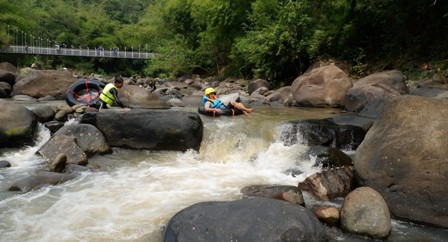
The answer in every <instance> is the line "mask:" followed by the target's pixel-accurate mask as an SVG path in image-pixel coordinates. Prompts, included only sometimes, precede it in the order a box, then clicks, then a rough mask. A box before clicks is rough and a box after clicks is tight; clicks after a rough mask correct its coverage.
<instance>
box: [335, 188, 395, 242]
mask: <svg viewBox="0 0 448 242" xmlns="http://www.w3.org/2000/svg"><path fill="white" fill-rule="evenodd" d="M341 226H342V228H343V229H344V230H346V231H349V232H350V233H353V234H358V235H363V236H369V237H372V238H374V239H385V238H387V237H388V236H389V234H390V231H391V226H392V225H391V219H390V213H389V209H388V207H387V204H386V202H385V201H384V198H383V197H381V195H380V194H379V193H378V192H377V191H375V190H374V189H372V188H370V187H359V188H357V189H355V190H354V191H352V192H350V194H348V195H347V196H346V197H345V198H344V203H343V204H342V208H341Z"/></svg>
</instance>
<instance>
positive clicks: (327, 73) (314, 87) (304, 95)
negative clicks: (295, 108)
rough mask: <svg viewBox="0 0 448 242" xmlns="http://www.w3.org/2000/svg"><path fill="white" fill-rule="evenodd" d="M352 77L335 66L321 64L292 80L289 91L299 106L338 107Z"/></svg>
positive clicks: (350, 85) (351, 84) (350, 83)
mask: <svg viewBox="0 0 448 242" xmlns="http://www.w3.org/2000/svg"><path fill="white" fill-rule="evenodd" d="M352 86H353V83H352V79H351V78H350V77H349V76H348V75H347V74H346V73H345V72H344V71H342V70H341V69H339V68H338V67H337V66H334V65H329V66H323V67H319V68H316V69H313V70H311V71H310V72H306V73H305V74H303V75H301V76H299V77H298V78H296V79H295V80H294V82H293V83H292V85H291V92H292V95H293V97H294V100H295V101H296V103H297V104H298V105H299V106H312V107H339V106H340V104H341V101H342V99H343V98H344V97H345V94H346V93H347V91H348V90H349V89H350V88H351V87H352Z"/></svg>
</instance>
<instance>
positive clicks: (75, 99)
mask: <svg viewBox="0 0 448 242" xmlns="http://www.w3.org/2000/svg"><path fill="white" fill-rule="evenodd" d="M105 86H106V84H104V83H102V82H100V81H98V80H87V79H85V80H79V81H77V82H75V83H73V84H72V85H70V86H69V87H68V89H67V92H66V93H65V101H66V102H67V104H68V105H69V106H70V107H71V106H73V105H76V104H82V105H86V106H89V105H90V104H92V103H94V102H95V101H97V100H98V99H99V94H100V92H101V91H102V90H103V88H104V87H105Z"/></svg>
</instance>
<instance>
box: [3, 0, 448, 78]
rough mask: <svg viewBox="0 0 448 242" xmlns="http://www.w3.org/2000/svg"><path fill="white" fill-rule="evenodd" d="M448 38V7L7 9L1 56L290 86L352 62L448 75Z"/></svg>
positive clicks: (56, 1)
mask: <svg viewBox="0 0 448 242" xmlns="http://www.w3.org/2000/svg"><path fill="white" fill-rule="evenodd" d="M447 30H448V2H447V1H441V0H414V1H406V0H363V1H359V0H325V1H324V0H300V1H294V0H249V1H240V0H157V1H156V0H129V1H119V0H51V1H50V0H21V1H12V0H0V42H1V44H2V46H7V45H11V44H31V45H43V46H45V45H53V44H54V43H55V42H58V43H61V44H62V43H65V44H66V45H67V46H68V47H71V46H72V45H73V46H74V47H75V48H79V47H81V48H87V47H88V48H91V49H93V48H96V47H98V46H100V45H102V46H103V47H104V48H106V49H109V48H119V49H120V50H124V49H127V50H129V49H131V50H132V49H133V50H137V49H138V50H146V51H155V52H157V53H158V55H157V58H155V59H152V60H150V61H147V62H143V61H127V60H121V61H118V62H114V61H116V60H108V59H106V58H101V59H81V58H79V59H76V58H75V59H64V58H63V57H45V64H46V66H49V67H50V66H52V67H56V66H57V65H72V66H76V67H78V68H84V69H88V70H87V71H100V72H101V71H104V72H114V73H115V72H120V70H119V69H121V70H122V71H124V72H126V73H130V74H132V73H139V74H143V73H146V74H148V75H162V76H169V75H172V76H179V75H185V74H191V73H200V74H206V75H238V76H244V77H247V78H251V77H261V78H266V79H268V80H270V81H271V82H273V83H274V84H284V85H287V84H289V83H291V82H292V80H294V78H295V77H297V76H298V75H300V74H301V73H303V72H304V71H305V70H306V69H307V68H308V66H309V65H310V64H311V63H312V62H313V61H315V60H318V59H325V58H334V59H339V60H342V61H345V62H348V63H349V64H351V66H352V71H353V74H358V75H364V74H367V72H366V71H368V70H369V69H375V68H376V69H387V68H400V69H403V68H408V67H412V66H413V65H416V64H419V63H421V62H431V61H432V62H434V63H436V62H437V63H439V64H440V68H442V69H447V68H448V61H447V60H446V59H448V50H447V49H446V44H445V43H446V42H447V40H448V31H447ZM8 58H9V59H8ZM34 58H35V59H37V60H41V59H42V60H43V58H44V57H40V56H35V57H34ZM4 60H11V61H13V62H15V63H16V64H20V63H27V62H29V61H33V60H32V59H31V58H30V57H28V56H11V55H4V56H3V59H2V61H4ZM112 65H119V66H120V68H119V69H116V68H111V66H112Z"/></svg>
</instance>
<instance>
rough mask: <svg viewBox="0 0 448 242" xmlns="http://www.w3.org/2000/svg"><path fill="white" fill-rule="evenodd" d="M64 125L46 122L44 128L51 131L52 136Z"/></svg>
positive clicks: (54, 121) (56, 122) (62, 123)
mask: <svg viewBox="0 0 448 242" xmlns="http://www.w3.org/2000/svg"><path fill="white" fill-rule="evenodd" d="M64 124H65V123H64V122H59V121H56V120H53V121H49V122H46V123H45V124H44V126H45V127H46V128H47V129H49V130H50V133H51V134H54V133H55V132H56V131H58V130H59V129H60V128H62V127H63V126H64Z"/></svg>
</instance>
